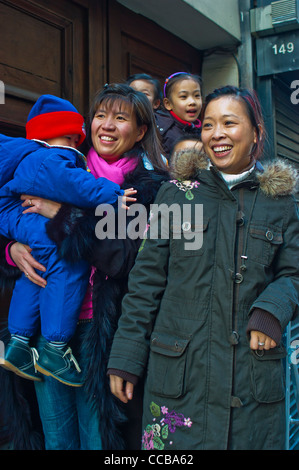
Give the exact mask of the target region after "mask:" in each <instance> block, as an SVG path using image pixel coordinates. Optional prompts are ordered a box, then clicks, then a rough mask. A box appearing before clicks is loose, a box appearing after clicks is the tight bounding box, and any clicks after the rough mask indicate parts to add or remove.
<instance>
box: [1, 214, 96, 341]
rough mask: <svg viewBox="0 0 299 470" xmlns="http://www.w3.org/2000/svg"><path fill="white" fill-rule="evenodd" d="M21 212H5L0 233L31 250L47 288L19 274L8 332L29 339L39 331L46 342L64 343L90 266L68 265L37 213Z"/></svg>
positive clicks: (82, 263)
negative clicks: (41, 269)
mask: <svg viewBox="0 0 299 470" xmlns="http://www.w3.org/2000/svg"><path fill="white" fill-rule="evenodd" d="M23 210H24V208H23V207H22V206H20V205H18V206H17V207H15V208H14V209H11V210H10V211H8V212H9V213H7V211H6V214H5V224H4V226H6V228H5V232H7V233H4V232H3V231H2V230H1V228H0V232H1V233H2V234H3V235H4V236H6V237H8V238H10V239H14V240H17V241H19V242H21V243H24V244H26V245H29V246H30V248H32V252H31V254H32V256H33V257H34V258H35V259H36V260H37V261H38V262H39V263H41V264H43V265H44V266H45V267H46V272H45V273H43V272H41V271H38V274H39V275H40V276H42V277H43V278H45V279H46V280H47V285H46V287H45V288H43V287H39V286H37V285H36V284H33V282H31V281H29V280H28V279H27V277H26V276H25V275H24V273H22V276H21V278H20V279H19V280H17V281H16V284H15V287H14V290H13V294H12V299H11V303H10V309H9V317H8V328H9V331H10V333H11V334H17V335H21V336H27V337H32V336H33V335H34V334H35V333H36V332H37V331H38V329H39V328H41V334H42V335H43V336H44V338H45V339H46V340H47V341H63V342H68V341H69V339H70V338H71V337H72V335H73V334H74V332H75V329H76V325H77V322H78V318H79V314H80V308H81V305H82V302H83V299H84V296H85V293H86V289H87V285H88V280H89V273H90V266H89V265H88V263H87V262H85V261H80V262H78V263H68V262H66V261H65V260H63V259H61V258H59V256H58V252H57V246H56V244H55V243H54V242H53V241H52V240H51V239H50V238H49V237H48V235H47V233H46V223H47V221H48V219H46V218H45V217H43V216H41V215H38V214H23V215H22V211H23ZM3 215H4V214H1V216H3ZM1 216H0V224H1V226H2V227H3V225H2V223H1V222H2V221H1V218H2V217H1ZM6 216H7V217H6Z"/></svg>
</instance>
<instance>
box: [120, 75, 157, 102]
mask: <svg viewBox="0 0 299 470" xmlns="http://www.w3.org/2000/svg"><path fill="white" fill-rule="evenodd" d="M135 80H146V81H147V82H150V83H151V84H152V85H153V86H154V91H155V96H154V99H155V100H160V101H162V100H163V95H162V89H161V85H160V82H159V80H158V79H157V78H153V77H152V76H151V75H148V74H147V73H135V74H134V75H130V76H129V77H128V78H127V80H126V83H127V85H131V83H132V82H134V81H135Z"/></svg>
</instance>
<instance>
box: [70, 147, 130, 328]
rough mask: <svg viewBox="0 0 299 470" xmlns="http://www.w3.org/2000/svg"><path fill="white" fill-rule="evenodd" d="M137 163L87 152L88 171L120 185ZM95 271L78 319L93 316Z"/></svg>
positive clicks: (126, 158) (92, 273)
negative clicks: (110, 160) (109, 158)
mask: <svg viewBox="0 0 299 470" xmlns="http://www.w3.org/2000/svg"><path fill="white" fill-rule="evenodd" d="M137 163H138V157H136V156H132V157H122V158H120V159H119V160H117V161H115V162H112V163H107V162H106V160H104V159H103V158H101V157H99V155H98V154H97V152H96V151H95V150H94V149H93V148H91V149H90V150H89V152H88V154H87V166H88V168H89V170H90V172H91V173H92V174H93V176H95V177H96V178H100V177H105V178H107V179H108V180H110V181H113V182H114V183H116V184H119V185H122V183H123V182H124V179H125V176H126V174H127V173H129V172H130V171H132V170H134V169H135V168H136V166H137ZM95 271H96V268H95V267H94V266H92V267H91V273H90V278H89V283H88V288H87V291H86V294H85V298H84V300H83V303H82V307H81V312H80V317H79V320H81V321H82V320H90V319H91V318H92V316H93V311H92V286H93V276H94V273H95Z"/></svg>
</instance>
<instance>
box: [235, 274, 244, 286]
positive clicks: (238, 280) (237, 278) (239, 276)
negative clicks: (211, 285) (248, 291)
mask: <svg viewBox="0 0 299 470" xmlns="http://www.w3.org/2000/svg"><path fill="white" fill-rule="evenodd" d="M243 279H244V278H243V276H242V274H240V273H236V274H235V279H234V281H235V283H236V284H241V282H243Z"/></svg>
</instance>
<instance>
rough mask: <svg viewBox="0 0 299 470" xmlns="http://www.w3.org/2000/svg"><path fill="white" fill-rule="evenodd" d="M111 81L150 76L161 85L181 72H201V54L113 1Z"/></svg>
mask: <svg viewBox="0 0 299 470" xmlns="http://www.w3.org/2000/svg"><path fill="white" fill-rule="evenodd" d="M108 25H109V69H108V70H109V72H108V80H109V81H110V82H119V81H124V80H126V78H127V77H128V76H129V75H131V74H134V73H141V72H144V73H148V74H150V75H152V76H153V77H155V78H158V79H159V80H160V82H161V84H164V80H165V78H166V77H168V76H169V75H170V74H172V73H174V72H180V71H188V72H192V73H196V74H200V73H201V63H202V56H201V53H200V52H199V51H198V50H196V49H194V48H193V47H192V46H190V45H188V44H187V43H185V42H184V41H182V40H181V39H179V38H178V37H176V36H174V35H173V34H171V33H169V32H167V31H166V30H164V29H163V28H161V27H160V26H158V25H157V24H156V23H154V22H153V21H151V20H148V19H147V18H145V17H143V16H141V15H138V14H136V13H133V12H132V11H130V10H128V9H127V8H125V7H123V6H122V5H120V4H119V3H117V2H116V1H115V0H109V8H108Z"/></svg>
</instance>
